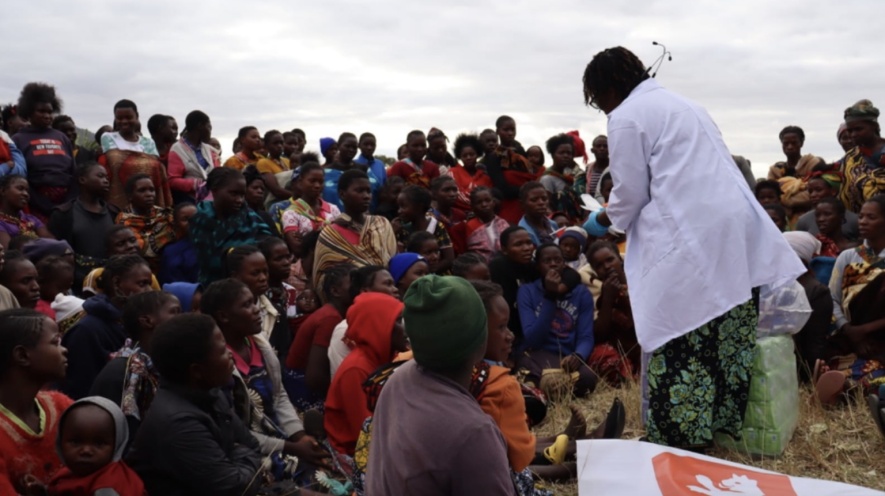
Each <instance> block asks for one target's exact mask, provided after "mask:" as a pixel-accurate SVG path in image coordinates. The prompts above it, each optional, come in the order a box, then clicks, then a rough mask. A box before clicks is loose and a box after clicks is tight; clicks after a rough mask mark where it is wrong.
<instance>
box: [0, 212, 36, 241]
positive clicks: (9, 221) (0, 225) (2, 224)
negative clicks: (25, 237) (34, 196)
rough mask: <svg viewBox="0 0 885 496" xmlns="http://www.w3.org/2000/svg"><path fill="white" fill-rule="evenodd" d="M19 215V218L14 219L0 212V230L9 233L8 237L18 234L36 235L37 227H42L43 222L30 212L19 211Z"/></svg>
mask: <svg viewBox="0 0 885 496" xmlns="http://www.w3.org/2000/svg"><path fill="white" fill-rule="evenodd" d="M19 216H20V218H18V219H16V218H15V217H13V216H11V215H6V214H2V213H0V232H5V233H7V234H9V237H10V238H14V237H16V236H18V235H19V234H33V235H34V236H36V235H37V229H39V228H41V227H43V222H41V221H40V219H38V218H37V217H35V216H33V215H31V214H26V213H24V212H20V213H19Z"/></svg>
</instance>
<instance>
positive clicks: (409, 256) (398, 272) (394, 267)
mask: <svg viewBox="0 0 885 496" xmlns="http://www.w3.org/2000/svg"><path fill="white" fill-rule="evenodd" d="M426 261H427V259H426V258H424V257H422V256H421V255H418V254H417V253H400V254H399V255H394V256H393V258H391V259H390V269H389V272H390V275H391V276H393V283H394V284H399V281H400V279H402V278H403V276H404V275H406V272H408V271H409V267H411V266H413V265H415V264H416V263H417V262H426Z"/></svg>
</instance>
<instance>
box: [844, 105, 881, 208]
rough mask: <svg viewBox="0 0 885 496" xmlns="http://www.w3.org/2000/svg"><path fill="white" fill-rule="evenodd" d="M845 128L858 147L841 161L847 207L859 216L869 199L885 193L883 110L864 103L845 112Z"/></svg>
mask: <svg viewBox="0 0 885 496" xmlns="http://www.w3.org/2000/svg"><path fill="white" fill-rule="evenodd" d="M845 125H846V126H847V128H848V133H849V135H850V136H851V140H852V142H853V143H854V144H855V148H853V149H851V151H849V152H848V153H847V154H846V155H845V157H843V158H842V160H841V161H840V163H841V167H842V173H843V174H844V175H845V183H844V184H843V185H842V192H841V195H840V196H841V198H842V201H843V202H844V203H845V208H847V209H848V210H850V211H852V212H855V213H859V212H860V208H861V206H863V204H864V202H865V201H866V200H869V199H870V198H872V197H874V196H876V195H877V194H879V193H882V192H885V139H882V132H881V129H880V127H879V109H877V108H876V107H874V106H873V102H871V101H869V100H861V101H859V102H857V103H855V104H854V105H852V106H850V107H848V108H847V109H845Z"/></svg>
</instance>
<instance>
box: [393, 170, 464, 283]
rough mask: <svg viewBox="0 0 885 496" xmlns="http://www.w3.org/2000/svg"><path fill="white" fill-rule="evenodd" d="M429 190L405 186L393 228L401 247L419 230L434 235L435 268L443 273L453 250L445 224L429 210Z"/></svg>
mask: <svg viewBox="0 0 885 496" xmlns="http://www.w3.org/2000/svg"><path fill="white" fill-rule="evenodd" d="M431 201H432V200H431V196H430V192H429V191H427V190H426V189H423V188H420V187H418V186H407V187H406V188H405V189H403V192H402V193H400V195H399V198H398V199H397V202H398V203H399V219H398V220H399V222H396V221H394V222H393V230H394V231H395V232H396V233H397V235H396V240H397V242H398V243H400V244H401V245H402V247H403V248H406V246H407V245H408V243H409V236H411V235H412V234H413V233H416V232H420V231H427V232H428V233H431V234H433V235H434V236H435V237H436V240H437V242H438V244H439V252H440V260H439V265H438V266H437V268H436V270H437V272H440V273H445V272H447V271H448V270H449V269H451V268H452V261H453V260H455V250H454V248H453V246H452V241H451V239H450V238H449V233H448V232H447V231H446V228H445V226H443V224H442V223H441V222H440V221H438V220H437V219H436V218H435V217H434V216H433V214H432V213H430V212H429V210H430V203H431Z"/></svg>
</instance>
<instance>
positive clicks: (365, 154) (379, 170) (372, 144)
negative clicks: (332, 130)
mask: <svg viewBox="0 0 885 496" xmlns="http://www.w3.org/2000/svg"><path fill="white" fill-rule="evenodd" d="M377 144H378V141H377V139H376V138H375V135H374V134H372V133H363V134H361V135H360V139H359V141H358V142H357V146H358V147H359V149H360V156H359V157H357V158H356V159H354V163H356V164H360V165H362V166H364V167H365V168H366V169H367V172H368V171H372V174H373V175H374V176H375V177H376V178H377V179H378V185H379V186H384V184H385V183H386V182H387V171H386V170H385V167H384V162H382V161H380V160H378V159H377V158H375V148H376V147H377Z"/></svg>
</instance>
